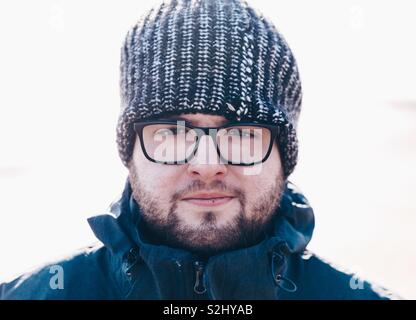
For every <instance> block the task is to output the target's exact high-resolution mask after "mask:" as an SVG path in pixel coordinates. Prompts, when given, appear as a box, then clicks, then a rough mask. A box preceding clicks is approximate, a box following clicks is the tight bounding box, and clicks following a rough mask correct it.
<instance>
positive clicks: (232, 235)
mask: <svg viewBox="0 0 416 320" xmlns="http://www.w3.org/2000/svg"><path fill="white" fill-rule="evenodd" d="M129 179H130V184H131V187H132V190H133V197H134V199H135V200H136V202H137V204H138V205H139V208H140V211H141V212H140V213H141V215H142V218H143V219H141V220H142V221H141V224H140V225H139V226H138V228H140V232H141V234H142V235H144V238H145V239H146V240H147V241H149V242H151V243H155V244H161V245H166V246H170V247H175V248H180V249H185V250H188V251H190V252H193V253H195V254H198V255H200V256H202V257H208V256H212V255H215V254H219V253H221V252H224V251H230V250H237V249H241V248H245V247H249V246H252V245H255V244H257V243H259V242H260V241H261V240H263V239H264V238H265V237H266V236H267V234H268V233H269V231H271V228H272V223H271V220H272V219H273V217H274V213H275V212H276V209H277V208H278V206H279V203H280V200H281V196H282V193H283V191H284V186H285V181H284V180H283V178H282V176H281V175H277V176H276V179H274V181H275V182H274V184H273V185H272V186H270V188H269V189H268V190H265V192H264V193H263V194H262V195H259V197H257V198H256V200H255V203H252V204H247V200H246V196H245V194H244V192H243V191H242V190H241V189H240V188H231V187H229V186H227V185H226V184H225V183H224V182H223V181H220V180H215V181H213V182H212V183H210V184H206V183H204V182H202V181H200V180H194V181H192V182H191V183H190V184H189V185H188V186H187V187H186V188H184V189H182V190H180V191H178V192H176V193H174V194H173V196H172V197H171V199H170V202H169V208H168V209H167V210H162V208H161V206H160V205H159V202H158V200H157V198H156V197H155V192H154V191H153V192H150V191H148V190H146V188H145V187H144V186H143V185H142V184H141V183H140V180H139V178H138V175H137V172H136V171H135V169H134V167H132V168H131V169H130V175H129ZM200 190H221V191H224V192H230V193H231V194H233V195H235V197H236V199H237V200H238V201H239V203H240V206H239V207H240V209H239V212H238V213H237V214H235V215H234V217H233V219H231V220H230V221H228V222H227V223H226V224H221V225H219V223H218V221H217V220H218V218H217V215H216V214H215V210H209V209H205V210H203V211H202V213H201V212H200V213H199V215H200V217H201V219H200V223H199V224H198V225H197V226H190V225H187V224H186V221H183V220H182V219H181V217H180V216H183V215H181V214H180V213H179V212H178V205H177V204H178V201H179V199H180V198H181V197H182V196H183V195H185V194H187V193H189V192H196V191H200ZM248 210H249V212H248Z"/></svg>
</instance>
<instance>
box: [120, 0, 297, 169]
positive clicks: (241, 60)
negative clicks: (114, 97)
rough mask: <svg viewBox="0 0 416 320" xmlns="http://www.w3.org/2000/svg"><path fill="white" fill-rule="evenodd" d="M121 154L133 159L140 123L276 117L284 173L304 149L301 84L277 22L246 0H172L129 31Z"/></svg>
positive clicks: (123, 52) (271, 120)
mask: <svg viewBox="0 0 416 320" xmlns="http://www.w3.org/2000/svg"><path fill="white" fill-rule="evenodd" d="M120 72H121V77H120V87H121V114H120V117H119V121H118V125H117V144H118V150H119V154H120V157H121V159H122V161H123V163H124V165H126V166H127V164H128V162H129V160H130V158H131V156H132V151H133V147H134V141H135V132H134V130H133V123H134V122H136V121H139V120H143V119H150V118H157V117H161V116H166V115H169V114H179V113H206V114H216V115H222V116H224V117H225V118H227V119H229V120H234V121H245V122H247V121H248V122H251V121H252V122H258V123H268V124H276V125H277V126H278V128H279V136H278V146H279V151H280V156H281V160H282V164H283V169H284V174H285V177H288V176H289V175H290V173H291V172H292V171H293V169H294V167H295V165H296V161H297V154H298V147H297V137H296V125H297V121H298V117H299V112H300V108H301V100H302V89H301V83H300V78H299V73H298V68H297V65H296V61H295V58H294V57H293V54H292V52H291V50H290V48H289V46H288V44H287V43H286V41H285V40H284V38H283V36H282V35H281V34H280V33H279V32H278V31H277V30H276V28H275V26H274V25H273V24H272V23H271V22H270V21H269V20H268V19H267V18H265V17H264V16H263V15H262V14H260V13H259V12H257V11H256V10H255V9H253V8H252V7H250V6H249V5H248V4H247V2H245V1H243V0H177V1H176V0H173V1H169V2H163V3H161V4H160V5H159V6H157V7H155V8H153V9H151V10H150V12H148V13H147V14H146V15H144V16H142V18H141V19H140V20H139V22H138V23H137V24H136V25H135V26H134V27H133V28H132V29H131V30H130V31H129V32H128V34H127V36H126V38H125V41H124V44H123V47H122V50H121V63H120Z"/></svg>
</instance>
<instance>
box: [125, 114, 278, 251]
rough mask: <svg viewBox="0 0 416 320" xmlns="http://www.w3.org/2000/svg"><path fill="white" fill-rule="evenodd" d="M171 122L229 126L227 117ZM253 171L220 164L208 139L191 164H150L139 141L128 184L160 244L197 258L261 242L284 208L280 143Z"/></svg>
mask: <svg viewBox="0 0 416 320" xmlns="http://www.w3.org/2000/svg"><path fill="white" fill-rule="evenodd" d="M169 119H174V120H176V119H181V120H185V121H187V122H190V123H191V124H193V125H195V126H200V127H217V126H221V125H224V124H225V123H227V120H226V119H225V118H224V117H222V116H215V115H205V114H182V115H180V116H176V117H175V116H172V117H169ZM213 159H215V160H213ZM254 166H259V167H258V169H259V170H253V171H254V172H256V174H255V175H253V174H250V175H249V174H247V167H245V166H235V165H228V164H223V163H220V161H219V159H218V157H217V155H216V150H215V146H214V143H213V141H212V139H210V138H209V136H204V138H203V139H201V141H200V144H199V147H198V150H197V153H196V154H195V156H194V157H193V158H192V160H191V161H190V162H189V163H185V164H180V165H165V164H160V163H154V162H151V161H149V160H148V159H146V157H145V156H144V154H143V151H142V148H141V145H140V140H139V138H136V142H135V146H134V151H133V156H132V159H131V161H130V163H129V179H130V183H131V186H132V189H133V197H134V199H135V200H136V202H137V203H138V204H139V206H140V208H141V212H142V215H143V218H144V222H145V224H146V227H147V229H148V230H150V231H151V232H150V233H151V234H152V235H153V237H154V238H155V239H157V240H158V241H160V242H162V243H163V244H165V245H170V246H173V247H179V248H184V249H187V250H191V251H193V252H196V253H200V254H215V253H218V252H221V251H224V250H231V249H237V248H241V247H247V246H249V245H252V244H254V243H255V242H257V241H258V240H259V239H261V237H262V236H263V234H264V232H265V231H266V227H267V225H268V222H269V221H270V219H271V217H272V215H273V212H274V211H275V210H276V208H277V206H278V204H279V201H280V198H281V193H282V191H283V188H284V180H283V173H282V166H281V161H280V156H279V152H278V149H277V146H276V143H274V144H273V148H272V151H271V154H270V156H269V158H268V159H267V160H266V161H265V162H263V163H262V164H257V165H254ZM254 169H255V168H254Z"/></svg>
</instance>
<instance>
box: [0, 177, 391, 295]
mask: <svg viewBox="0 0 416 320" xmlns="http://www.w3.org/2000/svg"><path fill="white" fill-rule="evenodd" d="M88 222H89V224H90V226H91V228H92V230H93V232H94V234H95V235H96V237H97V238H98V239H99V240H100V244H97V245H94V246H89V247H87V248H85V249H83V250H81V251H79V252H76V253H74V254H73V255H71V256H69V257H67V258H65V259H62V260H59V261H56V262H54V263H49V264H47V265H45V266H43V267H41V268H39V269H37V270H35V271H33V272H30V273H27V274H24V275H22V276H20V277H18V278H17V279H15V280H13V281H11V282H8V283H3V284H1V285H0V298H1V299H249V300H255V299H267V300H269V299H272V300H273V299H390V298H392V297H394V296H393V295H392V294H391V293H389V292H387V291H386V290H385V289H383V288H380V287H376V286H374V285H371V284H370V283H368V282H366V281H363V280H361V279H359V278H357V277H356V276H355V275H353V274H348V273H345V272H342V271H340V270H338V269H337V268H335V267H334V266H332V265H331V264H329V263H328V262H325V261H323V260H322V259H321V258H319V257H318V256H316V255H315V254H313V253H311V252H310V251H308V250H306V246H307V244H308V243H309V241H310V239H311V236H312V232H313V229H314V214H313V210H312V208H311V207H310V205H309V203H308V201H307V200H306V198H305V197H304V196H303V195H302V194H301V193H300V191H298V190H297V189H296V187H295V186H294V185H293V184H291V183H290V182H288V183H287V184H286V188H285V191H284V193H283V196H282V199H281V203H280V206H279V208H278V209H277V210H276V212H275V215H274V219H273V232H271V233H270V234H269V235H268V236H267V237H266V238H265V239H264V240H263V241H261V242H260V243H258V244H256V245H253V246H250V247H247V248H243V249H238V250H232V251H228V252H225V253H221V254H218V255H215V256H212V257H210V258H209V259H208V260H206V261H204V260H201V259H200V258H199V257H198V256H196V255H195V254H193V253H191V252H188V251H185V250H182V249H178V248H173V247H168V246H164V245H157V244H155V243H151V242H149V241H147V240H146V238H145V236H144V235H143V234H142V233H141V231H140V230H141V228H140V226H141V224H142V216H141V214H140V209H139V207H138V205H137V203H136V201H135V200H134V198H133V197H132V190H131V186H130V184H129V182H128V180H127V182H126V186H125V188H124V191H123V193H122V195H121V197H120V199H119V200H118V201H115V202H113V203H112V204H111V205H110V207H109V210H108V212H107V213H105V214H102V215H98V216H95V217H92V218H89V219H88ZM59 272H60V274H59Z"/></svg>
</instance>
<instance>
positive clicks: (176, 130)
mask: <svg viewBox="0 0 416 320" xmlns="http://www.w3.org/2000/svg"><path fill="white" fill-rule="evenodd" d="M186 131H187V130H186V128H185V127H170V128H162V129H158V130H156V131H155V133H154V135H157V136H176V135H178V134H185V133H186Z"/></svg>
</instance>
